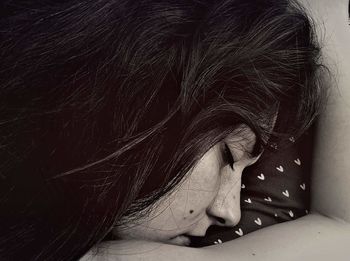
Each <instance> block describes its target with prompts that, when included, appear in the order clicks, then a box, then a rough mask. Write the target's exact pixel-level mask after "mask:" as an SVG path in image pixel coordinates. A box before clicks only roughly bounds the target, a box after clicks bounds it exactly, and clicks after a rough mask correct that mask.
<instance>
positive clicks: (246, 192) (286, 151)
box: [191, 128, 314, 247]
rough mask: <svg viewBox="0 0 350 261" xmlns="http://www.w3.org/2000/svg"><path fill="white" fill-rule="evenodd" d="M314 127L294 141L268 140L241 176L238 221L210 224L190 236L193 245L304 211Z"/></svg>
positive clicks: (210, 242) (237, 234) (307, 204)
mask: <svg viewBox="0 0 350 261" xmlns="http://www.w3.org/2000/svg"><path fill="white" fill-rule="evenodd" d="M313 129H314V128H312V129H310V130H309V131H307V132H306V133H305V134H304V135H303V136H302V137H301V138H299V139H298V140H297V141H296V140H295V139H294V137H290V138H289V140H288V142H287V144H283V145H282V146H281V145H277V144H274V143H272V145H271V149H269V150H265V152H264V153H263V155H262V156H261V158H260V160H259V161H258V163H256V164H254V165H252V166H250V167H249V168H246V170H245V171H244V173H243V177H242V189H241V210H242V216H241V221H240V222H239V224H237V226H235V227H234V228H227V227H219V226H211V227H210V228H209V229H208V231H207V234H206V236H205V237H204V238H202V237H193V238H192V244H191V246H193V247H202V246H208V245H213V244H221V243H223V242H225V241H229V240H233V239H235V238H238V237H241V236H243V235H245V234H248V233H250V232H253V231H255V230H258V229H260V228H263V227H267V226H270V225H273V224H277V223H281V222H285V221H289V220H293V219H296V218H299V217H302V216H304V215H306V214H308V211H309V207H310V186H309V184H310V173H311V161H312V148H313V136H314V135H313V133H314V131H313Z"/></svg>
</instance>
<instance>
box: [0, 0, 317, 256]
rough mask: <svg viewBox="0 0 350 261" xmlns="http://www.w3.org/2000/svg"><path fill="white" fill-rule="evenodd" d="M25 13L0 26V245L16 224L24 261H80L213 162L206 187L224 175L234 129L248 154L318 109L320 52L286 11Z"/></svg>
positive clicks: (153, 6)
mask: <svg viewBox="0 0 350 261" xmlns="http://www.w3.org/2000/svg"><path fill="white" fill-rule="evenodd" d="M28 5H32V6H28ZM34 5H35V3H34V4H30V3H28V2H25V3H22V4H18V5H13V6H10V5H9V4H8V5H7V6H5V7H4V8H2V10H7V11H8V12H7V13H6V14H5V15H4V16H3V18H2V19H1V21H0V26H1V30H0V31H1V38H2V39H3V42H2V46H1V48H2V52H1V64H0V73H1V75H0V76H1V78H2V81H1V92H2V95H1V104H2V107H1V111H0V113H1V117H2V119H3V124H2V125H1V126H0V128H1V129H0V131H1V136H2V137H3V144H4V145H3V146H5V147H6V148H9V149H6V150H5V149H3V150H2V151H1V154H2V159H3V162H5V163H4V165H3V167H2V173H3V175H4V177H5V178H4V179H3V181H2V184H1V186H2V187H3V189H2V191H7V192H8V195H9V196H8V197H7V200H6V201H3V203H1V204H2V205H1V208H4V209H12V210H11V213H10V214H8V216H5V217H4V220H3V222H2V224H7V225H2V227H1V230H2V233H1V236H2V237H9V235H11V234H12V233H13V231H12V230H11V229H9V227H11V225H13V224H16V229H17V231H24V232H25V233H21V235H22V237H23V238H21V239H16V241H18V240H19V241H21V242H23V243H22V244H23V249H24V250H23V251H24V252H25V253H26V255H27V256H33V257H40V258H43V259H47V260H49V259H50V258H51V259H55V260H57V259H59V258H61V259H65V260H68V259H72V258H75V257H78V256H80V255H82V254H83V253H84V251H86V250H88V249H89V248H90V247H91V246H92V245H94V244H96V243H97V242H98V241H100V240H102V239H103V238H104V236H105V235H106V234H107V233H108V232H109V231H110V230H111V229H112V228H113V227H114V226H115V225H119V226H120V227H123V226H125V225H127V223H129V224H131V223H133V224H134V223H135V222H136V223H137V222H138V220H139V221H140V220H142V219H144V218H148V217H150V216H152V214H154V213H156V212H153V213H152V211H150V209H153V210H154V209H157V207H158V209H161V208H162V204H163V203H162V202H166V201H167V200H168V201H169V198H171V196H172V195H174V193H175V194H176V193H180V192H177V191H181V189H182V190H183V188H184V186H185V185H186V183H188V182H189V181H190V180H192V179H198V178H199V179H200V176H201V175H203V177H204V175H206V174H205V173H207V172H203V173H202V170H201V169H202V168H201V166H202V164H204V165H205V162H207V161H206V160H204V159H211V160H214V158H215V160H214V161H211V160H209V161H210V162H212V165H211V166H217V168H216V169H215V168H214V167H213V168H214V169H215V170H213V172H211V171H210V173H207V174H208V175H216V174H217V173H218V172H221V171H224V169H227V168H226V167H224V165H222V162H223V160H222V156H220V155H221V154H220V153H221V150H222V149H223V148H222V146H223V143H224V141H225V140H226V139H227V138H228V137H232V138H234V139H236V138H237V137H239V135H238V134H237V133H240V131H238V130H240V127H241V126H247V128H249V131H250V132H251V133H252V134H251V135H254V152H252V153H253V154H254V155H258V154H259V152H260V151H261V149H262V148H263V147H264V146H265V145H266V142H267V139H268V138H269V137H270V138H276V137H277V138H280V137H283V134H286V133H296V134H299V133H301V132H302V131H303V130H304V129H305V128H306V127H307V126H309V124H310V122H311V121H312V119H313V118H314V117H315V115H316V113H317V111H318V107H319V104H320V97H321V96H322V93H323V91H322V89H321V88H320V86H319V85H318V78H317V75H318V74H317V70H318V69H319V67H320V64H319V63H318V62H319V61H318V58H319V50H318V46H317V44H316V42H315V39H314V35H313V28H312V24H311V23H310V21H309V19H308V17H307V16H306V15H305V14H304V13H303V11H302V10H301V9H300V7H298V6H297V5H296V4H295V3H294V2H291V1H287V0H279V1H276V0H250V1H246V0H230V1H229V0H225V1H217V0H215V1H188V0H187V1H151V0H142V1H116V0H115V1H107V0H106V1H98V2H95V1H84V2H81V1H64V2H62V3H60V4H57V3H54V4H53V3H47V4H43V3H42V6H34ZM3 12H5V11H3ZM277 111H278V116H277V123H276V126H275V131H274V132H272V131H271V126H272V125H273V122H274V119H275V117H276V115H277ZM242 133H244V132H242ZM248 136H249V135H248ZM238 144H240V143H237V144H236V143H235V146H237V145H238ZM243 148H244V149H245V146H243ZM248 152H249V149H248ZM220 162H221V163H220ZM220 164H221V165H220ZM248 164H250V162H249V163H248ZM209 165H210V164H209ZM219 166H220V167H219ZM204 169H205V171H209V169H207V168H204ZM199 170H201V171H199ZM215 173H216V174H215ZM225 175H226V174H222V178H223V177H224V176H225ZM239 175H240V174H239ZM239 175H238V176H239ZM238 176H234V175H233V176H232V179H233V178H234V177H235V178H238ZM200 180H201V179H200ZM213 180H215V179H213ZM201 181H203V180H201ZM208 185H209V184H208ZM211 189H212V188H210V190H211ZM235 189H238V187H237V186H236V187H235ZM213 191H215V189H214V187H213ZM196 195H197V194H196ZM198 195H199V194H198ZM212 197H214V196H213V195H212ZM236 198H237V195H236ZM237 200H238V199H237ZM214 201H215V200H214ZM237 202H238V201H237ZM164 204H166V203H164ZM207 207H208V206H207ZM200 209H201V210H202V209H203V208H200ZM185 210H186V208H185V207H184V211H185ZM190 210H195V209H189V210H186V211H188V213H187V214H188V215H193V216H194V215H195V212H193V213H192V214H191V213H189V212H190ZM196 211H200V210H196ZM208 211H209V210H208ZM185 214H186V213H185ZM187 214H186V215H184V216H181V218H185V217H186V218H187V220H191V221H193V220H192V219H191V218H192V216H188V215H187ZM213 216H214V215H213ZM122 217H124V218H122ZM237 218H238V217H237ZM237 218H236V219H237ZM126 220H127V221H126ZM213 220H214V219H213ZM217 220H220V219H217ZM217 220H216V221H215V222H217ZM221 221H222V220H221ZM213 222H214V221H213ZM225 222H226V221H225ZM227 222H228V223H230V222H232V223H234V222H235V221H227ZM221 223H222V222H221ZM185 225H186V224H185ZM188 225H189V223H188ZM185 232H186V233H187V231H185ZM57 235H59V236H57ZM8 244H9V245H10V244H11V242H9V243H8ZM12 244H13V245H15V242H12ZM0 249H1V247H0ZM7 249H8V251H7V253H6V254H7V255H16V254H17V252H15V251H13V252H11V248H7ZM24 252H22V253H24Z"/></svg>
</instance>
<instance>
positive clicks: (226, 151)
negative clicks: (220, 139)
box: [223, 143, 235, 169]
mask: <svg viewBox="0 0 350 261" xmlns="http://www.w3.org/2000/svg"><path fill="white" fill-rule="evenodd" d="M223 159H224V162H226V163H228V164H229V165H230V167H231V168H232V169H233V164H234V163H235V160H234V159H233V156H232V153H231V150H230V148H229V147H228V145H227V144H226V143H224V151H223Z"/></svg>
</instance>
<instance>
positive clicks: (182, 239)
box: [168, 235, 191, 246]
mask: <svg viewBox="0 0 350 261" xmlns="http://www.w3.org/2000/svg"><path fill="white" fill-rule="evenodd" d="M168 243H170V244H173V245H177V246H189V245H190V244H191V239H190V238H189V237H188V236H186V235H179V236H176V237H173V238H171V239H170V240H169V241H168Z"/></svg>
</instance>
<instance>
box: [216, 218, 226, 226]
mask: <svg viewBox="0 0 350 261" xmlns="http://www.w3.org/2000/svg"><path fill="white" fill-rule="evenodd" d="M215 219H216V220H217V221H218V222H219V223H220V224H222V225H225V223H226V220H225V219H223V218H221V217H215Z"/></svg>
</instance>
